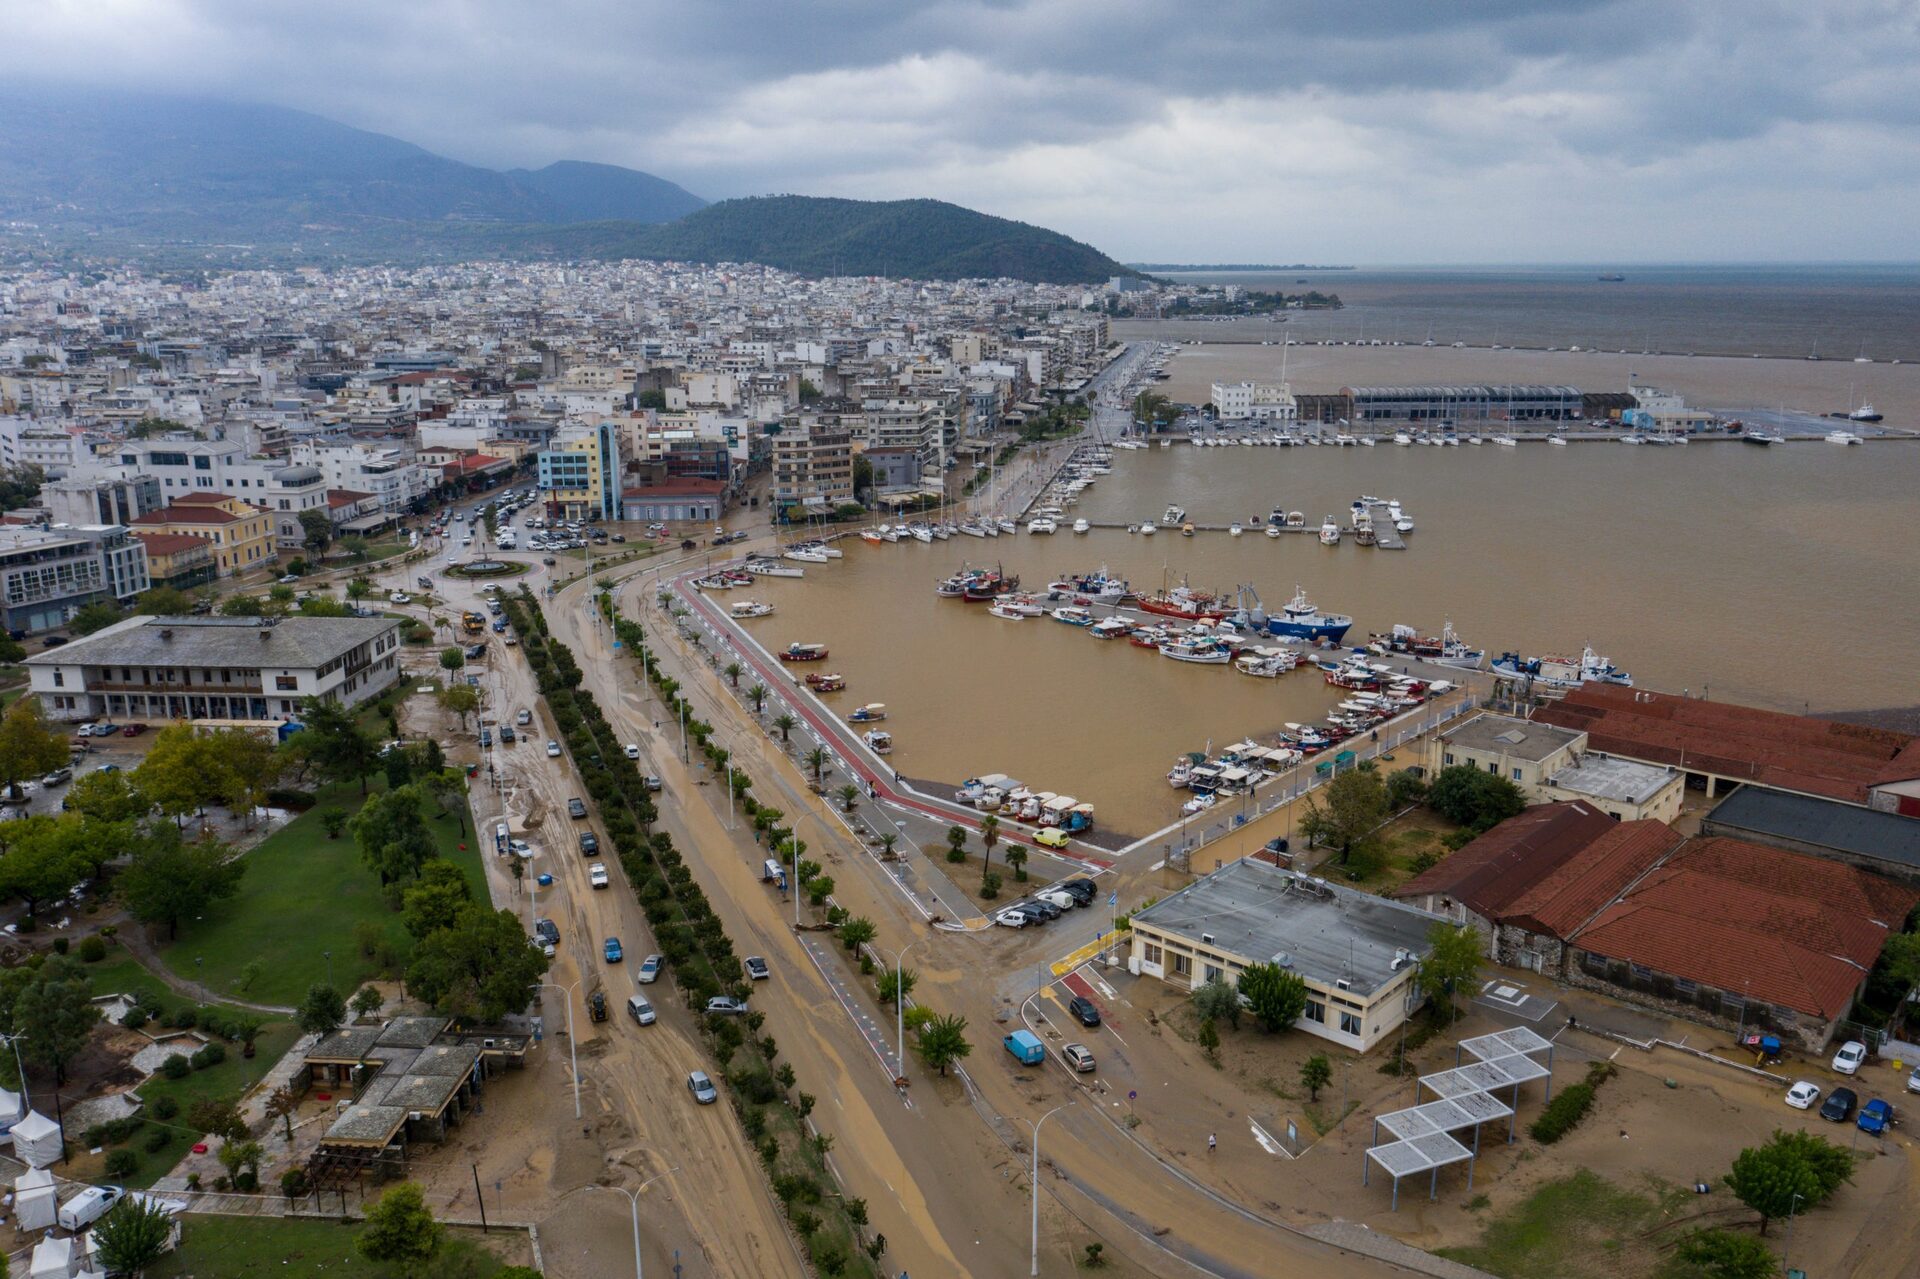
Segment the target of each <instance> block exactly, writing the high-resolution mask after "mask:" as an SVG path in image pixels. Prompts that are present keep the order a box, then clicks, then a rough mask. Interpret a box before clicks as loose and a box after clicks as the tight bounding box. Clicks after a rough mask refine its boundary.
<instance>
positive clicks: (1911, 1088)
mask: <svg viewBox="0 0 1920 1279" xmlns="http://www.w3.org/2000/svg"><path fill="white" fill-rule="evenodd" d="M1907 1091H1908V1092H1920V1066H1915V1067H1914V1068H1913V1073H1912V1074H1910V1075H1908V1076H1907Z"/></svg>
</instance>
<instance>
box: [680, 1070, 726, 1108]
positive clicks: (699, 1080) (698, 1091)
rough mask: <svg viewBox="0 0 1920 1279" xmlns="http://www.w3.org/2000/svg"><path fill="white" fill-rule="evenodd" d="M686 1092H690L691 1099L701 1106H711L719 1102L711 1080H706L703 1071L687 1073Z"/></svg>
mask: <svg viewBox="0 0 1920 1279" xmlns="http://www.w3.org/2000/svg"><path fill="white" fill-rule="evenodd" d="M687 1091H689V1092H691V1093H692V1094H693V1099H694V1100H695V1101H697V1102H699V1103H700V1104H701V1105H703V1106H711V1105H712V1104H713V1103H714V1102H716V1101H718V1100H720V1094H719V1093H717V1092H715V1091H714V1088H713V1080H711V1079H708V1078H707V1072H706V1071H704V1070H695V1071H691V1072H689V1073H688V1075H687Z"/></svg>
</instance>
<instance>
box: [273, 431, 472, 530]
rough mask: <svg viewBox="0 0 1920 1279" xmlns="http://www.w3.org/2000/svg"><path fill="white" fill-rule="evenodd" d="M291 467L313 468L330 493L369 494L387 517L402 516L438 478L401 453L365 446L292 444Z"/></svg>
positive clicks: (404, 452)
mask: <svg viewBox="0 0 1920 1279" xmlns="http://www.w3.org/2000/svg"><path fill="white" fill-rule="evenodd" d="M288 460H289V461H291V462H292V463H293V464H294V465H295V466H314V467H318V468H319V469H320V473H321V474H322V475H324V476H325V477H326V481H327V485H326V486H327V487H328V488H330V489H347V490H350V491H351V492H355V493H371V494H373V495H374V496H375V497H377V498H379V499H380V509H381V510H382V511H385V512H386V513H387V514H389V515H400V514H404V513H405V512H406V510H407V508H408V507H409V506H410V505H412V504H413V503H414V502H416V501H418V500H420V499H423V498H425V497H426V495H427V494H428V493H430V492H432V491H433V489H434V487H435V486H436V485H437V484H438V483H439V477H438V475H436V474H433V473H430V472H429V471H428V470H427V468H426V467H424V466H421V465H420V464H419V463H418V462H416V461H415V460H414V458H413V455H412V454H411V453H409V452H406V451H405V450H402V449H391V448H387V449H383V448H375V447H373V446H372V445H368V444H295V445H294V446H293V448H292V450H291V452H290V454H289V458H288Z"/></svg>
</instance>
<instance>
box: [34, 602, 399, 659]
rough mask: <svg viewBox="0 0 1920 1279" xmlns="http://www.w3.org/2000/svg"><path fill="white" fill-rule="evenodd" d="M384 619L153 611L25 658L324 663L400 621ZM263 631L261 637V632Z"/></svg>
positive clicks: (391, 627) (390, 628)
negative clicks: (264, 618) (269, 619)
mask: <svg viewBox="0 0 1920 1279" xmlns="http://www.w3.org/2000/svg"><path fill="white" fill-rule="evenodd" d="M399 625H400V623H399V622H398V621H397V620H395V619H393V618H390V617H285V618H281V619H280V620H278V621H276V622H273V623H272V624H271V625H263V624H262V622H261V619H259V618H257V617H153V616H146V615H142V616H140V617H130V618H128V619H127V620H126V621H124V622H115V623H114V624H113V625H112V626H109V627H107V628H105V629H104V630H98V631H95V632H94V633H93V634H91V635H89V636H87V637H86V638H85V639H77V640H74V641H73V642H72V643H71V644H68V645H66V646H65V647H63V648H59V649H55V650H54V651H52V652H50V653H35V654H34V655H33V656H32V657H29V658H28V659H27V662H28V664H29V665H34V666H248V667H279V668H283V669H293V668H301V669H305V668H310V667H319V666H325V665H326V664H327V663H328V662H331V661H333V660H334V659H335V658H338V657H341V656H343V655H345V654H346V653H347V652H349V651H350V650H352V649H354V648H357V647H359V646H360V645H362V644H365V643H366V642H367V641H369V640H371V639H373V638H374V637H375V636H376V635H381V634H383V633H385V632H387V631H389V630H392V629H394V628H395V627H397V626H399ZM262 632H264V633H265V634H266V638H265V639H261V638H260V635H261V633H262Z"/></svg>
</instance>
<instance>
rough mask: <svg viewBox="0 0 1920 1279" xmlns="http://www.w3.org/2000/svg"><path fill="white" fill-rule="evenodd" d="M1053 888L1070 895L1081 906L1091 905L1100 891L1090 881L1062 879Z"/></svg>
mask: <svg viewBox="0 0 1920 1279" xmlns="http://www.w3.org/2000/svg"><path fill="white" fill-rule="evenodd" d="M1054 887H1055V888H1056V889H1058V890H1059V891H1061V892H1063V893H1072V894H1073V896H1074V899H1075V900H1076V901H1078V902H1079V903H1080V904H1081V905H1082V906H1087V905H1091V904H1092V902H1093V899H1094V898H1095V897H1098V896H1099V895H1100V890H1099V889H1098V888H1096V887H1095V886H1094V883H1093V881H1092V880H1091V879H1063V880H1061V881H1060V882H1059V883H1057V884H1055V885H1054Z"/></svg>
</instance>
